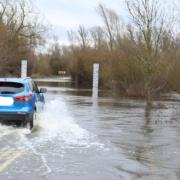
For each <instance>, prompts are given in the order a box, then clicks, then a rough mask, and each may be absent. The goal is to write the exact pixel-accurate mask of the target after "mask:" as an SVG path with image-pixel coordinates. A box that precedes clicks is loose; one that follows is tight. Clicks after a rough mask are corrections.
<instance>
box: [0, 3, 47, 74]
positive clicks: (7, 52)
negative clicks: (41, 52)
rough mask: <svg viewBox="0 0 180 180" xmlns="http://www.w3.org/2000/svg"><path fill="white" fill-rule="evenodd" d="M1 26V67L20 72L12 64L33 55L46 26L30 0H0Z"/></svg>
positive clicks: (8, 70) (10, 71) (9, 71)
mask: <svg viewBox="0 0 180 180" xmlns="http://www.w3.org/2000/svg"><path fill="white" fill-rule="evenodd" d="M0 26H1V29H0V32H1V34H0V36H1V37H0V38H1V40H2V39H3V40H2V41H1V42H2V43H3V47H2V46H1V47H0V48H1V49H0V52H1V53H2V54H3V56H2V55H1V57H0V62H1V64H3V65H2V66H1V68H4V69H5V71H6V72H8V73H13V72H14V71H16V72H18V69H17V68H12V66H17V65H18V64H19V62H20V59H21V58H28V57H29V56H31V55H32V53H33V51H34V50H35V48H36V47H37V45H38V44H39V43H40V42H41V40H42V33H43V32H44V31H45V28H44V27H43V26H42V25H41V23H40V22H39V18H38V17H37V15H36V13H35V11H33V7H32V6H31V2H30V0H28V1H26V0H18V1H15V0H0ZM2 32H3V33H2ZM29 64H30V63H29ZM13 69H14V70H13ZM12 71H13V72H12Z"/></svg>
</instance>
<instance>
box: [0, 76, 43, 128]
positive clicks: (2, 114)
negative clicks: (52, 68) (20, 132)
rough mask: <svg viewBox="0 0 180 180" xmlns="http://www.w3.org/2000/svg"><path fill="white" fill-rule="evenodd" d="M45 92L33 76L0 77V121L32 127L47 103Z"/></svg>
mask: <svg viewBox="0 0 180 180" xmlns="http://www.w3.org/2000/svg"><path fill="white" fill-rule="evenodd" d="M45 92H46V89H45V88H41V89H40V90H39V89H38V87H37V85H36V83H35V82H34V81H33V80H32V79H31V78H25V79H22V78H0V122H1V123H3V124H15V125H18V126H26V127H27V128H29V129H32V128H33V125H34V120H35V119H36V113H37V112H38V111H40V110H42V109H43V106H44V104H45V99H44V95H43V93H45Z"/></svg>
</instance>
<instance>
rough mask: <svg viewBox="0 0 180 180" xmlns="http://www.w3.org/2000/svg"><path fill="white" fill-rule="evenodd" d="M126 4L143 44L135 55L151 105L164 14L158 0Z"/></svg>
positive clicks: (136, 0)
mask: <svg viewBox="0 0 180 180" xmlns="http://www.w3.org/2000/svg"><path fill="white" fill-rule="evenodd" d="M126 4H127V8H128V11H129V13H130V15H131V17H132V21H133V23H134V25H135V28H136V29H135V30H136V31H137V34H138V37H141V39H140V42H141V47H143V46H142V45H143V44H144V48H143V49H141V50H142V51H143V52H141V53H140V54H137V57H138V59H139V60H140V62H141V63H143V65H144V80H145V89H146V93H147V94H146V96H147V105H151V102H152V94H153V92H154V87H153V76H154V70H155V67H156V66H157V64H158V57H159V53H160V50H161V42H162V38H163V33H164V31H165V16H164V15H163V13H162V11H161V7H160V3H159V1H158V0H126ZM137 39H138V38H136V40H137ZM138 45H139V43H138Z"/></svg>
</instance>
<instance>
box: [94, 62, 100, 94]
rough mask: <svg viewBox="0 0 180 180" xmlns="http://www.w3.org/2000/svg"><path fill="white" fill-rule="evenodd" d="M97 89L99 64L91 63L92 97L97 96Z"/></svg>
mask: <svg viewBox="0 0 180 180" xmlns="http://www.w3.org/2000/svg"><path fill="white" fill-rule="evenodd" d="M98 91H99V64H94V65H93V98H97V97H98Z"/></svg>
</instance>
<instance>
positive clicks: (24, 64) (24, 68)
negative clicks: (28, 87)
mask: <svg viewBox="0 0 180 180" xmlns="http://www.w3.org/2000/svg"><path fill="white" fill-rule="evenodd" d="M26 77H27V60H22V61H21V78H26Z"/></svg>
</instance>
